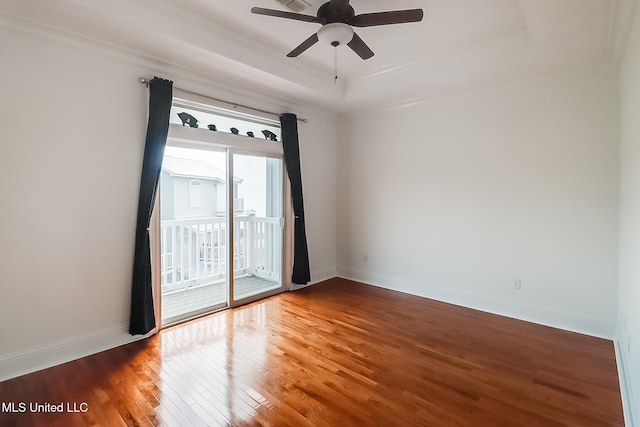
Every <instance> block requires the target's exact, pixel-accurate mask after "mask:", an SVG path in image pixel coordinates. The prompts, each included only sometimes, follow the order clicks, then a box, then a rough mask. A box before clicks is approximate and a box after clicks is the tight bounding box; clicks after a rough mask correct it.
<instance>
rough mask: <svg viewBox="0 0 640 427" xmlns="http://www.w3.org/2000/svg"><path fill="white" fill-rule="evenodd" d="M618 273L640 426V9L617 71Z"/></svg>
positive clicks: (629, 391) (626, 386)
mask: <svg viewBox="0 0 640 427" xmlns="http://www.w3.org/2000/svg"><path fill="white" fill-rule="evenodd" d="M620 119H621V120H620V141H621V144H620V270H619V271H620V272H619V279H620V282H619V301H618V306H619V315H618V329H617V336H616V350H617V355H618V366H619V367H620V368H621V369H620V376H621V385H622V394H623V399H624V403H625V418H626V421H627V425H629V426H638V425H640V8H638V9H637V10H636V13H635V21H634V25H633V28H632V31H631V35H630V37H629V41H628V44H627V51H626V55H625V59H624V64H623V67H622V70H621V73H620Z"/></svg>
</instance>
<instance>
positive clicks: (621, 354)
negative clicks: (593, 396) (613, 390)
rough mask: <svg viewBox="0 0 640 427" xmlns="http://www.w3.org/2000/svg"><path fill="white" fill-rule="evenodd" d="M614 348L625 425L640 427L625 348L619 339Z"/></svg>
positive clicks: (616, 340) (615, 341)
mask: <svg viewBox="0 0 640 427" xmlns="http://www.w3.org/2000/svg"><path fill="white" fill-rule="evenodd" d="M614 343H615V345H614V348H615V352H616V364H617V365H618V381H619V382H620V396H621V397H622V409H623V412H624V425H626V426H629V427H636V426H640V421H639V420H638V415H637V413H636V410H635V407H634V402H635V400H634V399H633V390H632V388H631V384H633V383H632V382H631V379H630V378H629V371H628V370H627V366H629V365H628V363H627V361H626V360H627V359H626V357H625V354H626V353H625V351H624V346H623V344H622V343H621V341H620V339H619V338H616V339H615V340H614Z"/></svg>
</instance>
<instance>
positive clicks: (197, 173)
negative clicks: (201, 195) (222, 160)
mask: <svg viewBox="0 0 640 427" xmlns="http://www.w3.org/2000/svg"><path fill="white" fill-rule="evenodd" d="M162 170H164V171H166V172H167V173H168V174H169V175H172V176H181V177H186V178H200V179H210V180H214V181H218V182H224V181H225V179H224V178H225V175H226V174H225V172H224V171H223V170H222V169H220V168H218V167H216V166H214V165H212V164H211V163H207V162H203V161H202V160H194V159H185V158H182V157H174V156H169V155H165V156H164V160H163V161H162ZM233 181H234V182H238V183H239V182H242V179H240V178H235V179H234V180H233Z"/></svg>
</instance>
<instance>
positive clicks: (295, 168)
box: [280, 113, 311, 285]
mask: <svg viewBox="0 0 640 427" xmlns="http://www.w3.org/2000/svg"><path fill="white" fill-rule="evenodd" d="M280 125H281V128H282V148H283V150H284V163H285V165H286V167H287V173H288V175H289V182H291V199H292V201H293V213H294V215H295V217H296V218H295V223H294V254H293V276H292V278H291V280H292V281H293V283H296V284H298V285H306V284H307V283H309V282H310V281H311V271H310V269H309V249H308V248H307V233H306V231H305V224H304V202H303V199H302V175H301V173H300V146H299V143H298V118H297V117H296V115H295V114H291V113H287V114H283V115H281V116H280Z"/></svg>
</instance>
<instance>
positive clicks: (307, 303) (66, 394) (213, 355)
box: [0, 279, 624, 427]
mask: <svg viewBox="0 0 640 427" xmlns="http://www.w3.org/2000/svg"><path fill="white" fill-rule="evenodd" d="M0 402H5V403H6V402H16V405H17V404H18V403H19V402H26V403H27V405H28V404H29V402H39V403H44V402H49V403H56V404H58V403H61V402H64V403H66V402H70V403H71V404H72V405H73V404H76V405H79V404H81V403H83V402H85V403H86V404H87V407H88V411H87V412H85V413H63V414H52V413H47V414H43V413H34V414H30V413H28V411H27V413H24V414H8V413H0V426H47V425H59V426H85V425H101V426H109V427H112V426H125V425H131V426H137V425H140V426H145V425H167V426H191V425H194V426H201V425H202V426H213V425H234V426H235V425H237V426H245V425H274V426H280V425H291V426H298V425H300V426H368V425H379V426H404V425H420V426H527V427H530V426H545V427H546V426H563V425H564V426H621V425H623V424H624V422H623V415H622V404H621V400H620V392H619V387H618V377H617V370H616V365H615V357H614V350H613V344H612V343H611V342H610V341H607V340H602V339H597V338H593V337H588V336H584V335H579V334H575V333H571V332H566V331H562V330H557V329H552V328H548V327H544V326H539V325H535V324H531V323H526V322H521V321H517V320H513V319H508V318H504V317H500V316H495V315H491V314H487V313H482V312H478V311H474V310H469V309H464V308H461V307H456V306H453V305H448V304H444V303H439V302H435V301H432V300H428V299H424V298H419V297H415V296H409V295H406V294H401V293H397V292H392V291H388V290H384V289H380V288H376V287H372V286H367V285H363V284H359V283H355V282H351V281H347V280H343V279H332V280H329V281H327V282H324V283H322V284H318V285H315V286H311V287H308V288H305V289H303V290H300V291H297V292H291V293H284V294H280V295H277V296H275V297H271V298H269V299H267V300H264V301H261V302H257V303H253V304H250V305H247V306H244V307H241V308H238V309H235V310H227V311H224V312H220V313H217V314H214V315H210V316H207V317H204V318H201V319H198V320H196V321H192V322H189V323H185V324H182V325H178V326H175V327H171V328H168V329H166V330H164V331H162V332H161V333H160V334H158V335H156V336H154V337H152V338H150V339H148V340H146V341H144V342H136V343H133V344H130V345H127V346H123V347H119V348H116V349H113V350H109V351H107V352H103V353H100V354H97V355H94V356H90V357H86V358H83V359H80V360H77V361H74V362H70V363H67V364H64V365H60V366H57V367H54V368H50V369H47V370H44V371H40V372H37V373H33V374H30V375H26V376H23V377H20V378H16V379H13V380H9V381H5V382H2V383H0ZM72 408H73V406H72Z"/></svg>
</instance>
